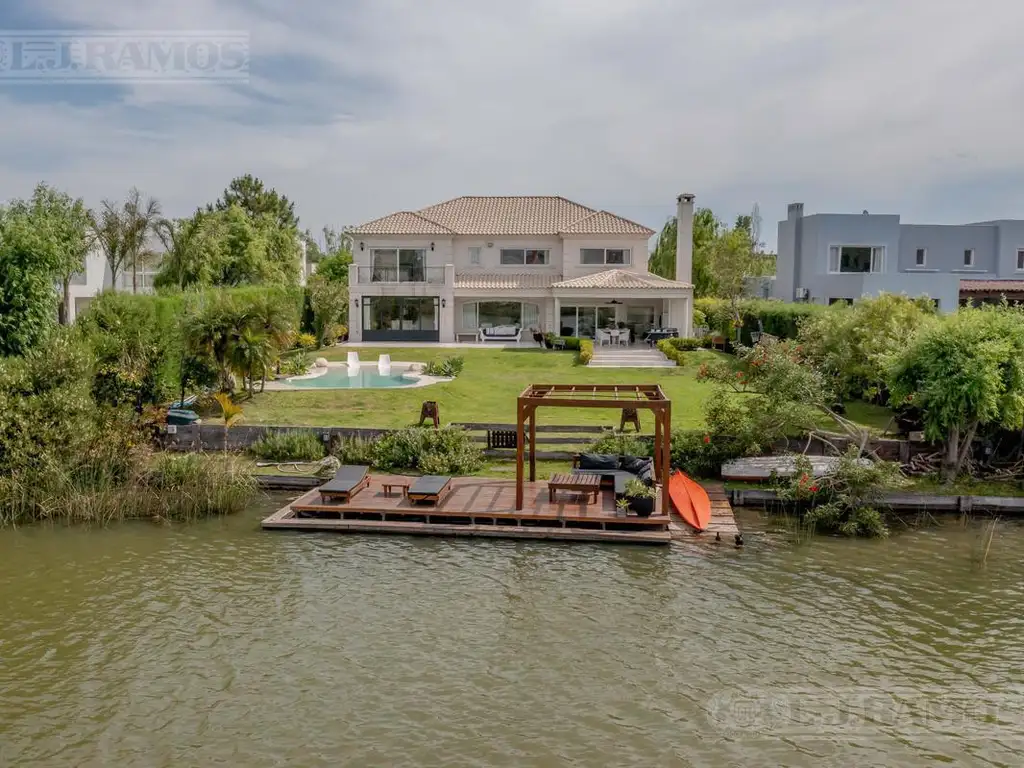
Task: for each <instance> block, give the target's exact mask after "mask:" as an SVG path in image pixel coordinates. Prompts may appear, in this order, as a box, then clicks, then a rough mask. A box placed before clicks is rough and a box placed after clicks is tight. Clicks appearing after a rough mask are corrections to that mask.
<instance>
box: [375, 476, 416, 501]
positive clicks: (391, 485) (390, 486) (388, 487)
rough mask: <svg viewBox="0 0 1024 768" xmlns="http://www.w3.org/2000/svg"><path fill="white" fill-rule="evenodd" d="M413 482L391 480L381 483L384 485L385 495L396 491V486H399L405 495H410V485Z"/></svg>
mask: <svg viewBox="0 0 1024 768" xmlns="http://www.w3.org/2000/svg"><path fill="white" fill-rule="evenodd" d="M411 484H412V483H411V482H410V481H409V480H390V481H387V482H383V483H381V485H382V486H384V496H385V497H387V496H390V495H391V494H392V493H393V492H394V490H395V489H396V488H398V489H399V490H400V491H401V492H402V495H403V496H408V495H409V486H410V485H411Z"/></svg>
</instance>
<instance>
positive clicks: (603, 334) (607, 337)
mask: <svg viewBox="0 0 1024 768" xmlns="http://www.w3.org/2000/svg"><path fill="white" fill-rule="evenodd" d="M594 338H596V339H597V346H599V347H602V346H604V345H605V344H611V343H612V336H611V334H610V333H608V331H602V330H601V329H600V328H598V329H597V330H596V331H595V332H594Z"/></svg>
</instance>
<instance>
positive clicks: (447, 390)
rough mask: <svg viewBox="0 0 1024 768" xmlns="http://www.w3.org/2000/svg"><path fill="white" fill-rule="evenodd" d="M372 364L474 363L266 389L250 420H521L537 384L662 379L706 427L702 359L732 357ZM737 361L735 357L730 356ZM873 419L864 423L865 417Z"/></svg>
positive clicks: (690, 424)
mask: <svg viewBox="0 0 1024 768" xmlns="http://www.w3.org/2000/svg"><path fill="white" fill-rule="evenodd" d="M348 351H349V350H348V348H345V347H333V348H330V349H325V350H321V351H320V352H318V353H316V354H317V356H322V357H325V358H327V359H328V360H337V361H342V360H344V359H345V357H346V354H347V352H348ZM358 352H359V356H360V358H362V360H363V361H364V362H366V361H368V362H372V361H374V360H376V359H377V356H378V355H380V354H382V353H387V354H389V355H391V359H392V360H394V361H402V362H429V361H430V360H433V359H437V358H443V357H448V356H451V355H459V356H461V357H463V358H464V359H465V362H466V365H465V369H464V370H463V373H462V375H460V376H459V377H458V378H457V379H455V380H454V381H452V382H449V383H446V384H435V385H432V386H429V387H423V388H414V389H391V390H388V389H377V390H308V391H289V392H265V393H263V394H258V395H256V396H255V398H254V399H253V400H251V401H248V402H244V403H243V407H244V413H245V422H246V423H248V424H296V425H304V426H345V427H381V428H388V429H395V428H399V427H406V426H409V425H411V424H415V423H416V422H417V421H418V419H419V413H420V404H421V403H422V402H423V401H424V400H436V401H437V403H438V405H439V406H440V411H441V421H442V423H448V422H453V421H461V422H497V423H506V424H509V423H514V422H515V416H516V396H517V395H519V393H520V392H522V391H523V389H525V388H526V387H527V386H528V385H530V384H537V383H544V384H551V383H556V384H578V385H581V386H586V385H588V384H637V383H642V384H651V383H653V384H658V385H660V386H661V388H662V389H663V390H664V391H665V394H666V395H667V396H668V397H669V398H670V399H671V400H672V425H673V427H675V428H682V429H699V428H700V427H701V426H702V424H703V408H704V403H705V401H706V400H707V399H708V398H709V397H710V396H711V392H712V389H713V388H712V386H711V385H710V384H707V383H704V382H700V381H697V371H698V369H699V368H700V366H701V364H702V363H705V362H711V361H713V360H716V359H720V358H723V357H727V356H724V355H722V354H721V353H718V352H704V351H701V352H692V353H688V354H687V356H686V359H685V365H683V366H680V367H677V368H648V369H636V368H589V367H586V366H578V365H576V364H575V354H574V353H572V352H557V351H551V350H542V349H458V350H445V349H427V348H400V349H395V348H389V349H369V348H364V349H359V350H358ZM728 359H731V358H728ZM850 417H851V418H855V419H856V420H857V421H859V422H861V423H865V424H866V425H868V426H872V427H879V428H881V427H884V426H885V424H886V423H887V422H888V419H889V412H888V411H887V410H886V409H884V408H874V407H873V406H868V405H863V406H861V404H858V405H857V407H856V410H855V411H854V412H853V413H851V414H850ZM640 418H641V423H642V424H643V425H644V429H645V431H650V430H652V429H653V420H652V417H651V416H650V414H647V413H644V412H643V411H641V413H640ZM865 419H866V420H868V421H866V422H865V421H863V420H865ZM539 421H540V423H541V424H544V423H547V424H586V425H603V426H615V427H618V425H619V412H618V411H617V410H613V409H607V410H605V409H598V408H576V409H562V408H559V409H541V411H540V419H539Z"/></svg>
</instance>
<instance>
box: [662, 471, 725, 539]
mask: <svg viewBox="0 0 1024 768" xmlns="http://www.w3.org/2000/svg"><path fill="white" fill-rule="evenodd" d="M701 485H702V486H703V487H704V490H705V491H707V492H708V498H709V499H711V523H710V524H709V525H708V529H707V530H706V531H695V530H694V529H693V528H691V527H690V526H689V525H687V524H686V522H684V521H683V519H682V518H681V517H680V516H679V515H677V514H676V513H675V512H673V513H672V528H671V530H672V535H673V537H674V538H678V539H686V540H701V541H713V540H714V539H715V536H716V534H717V535H720V536H721V537H722V539H723V540H727V541H731V540H733V539H734V538H735V537H736V535H737V534H738V533H739V532H740V529H739V526H738V525H736V516H735V514H733V511H732V504H730V503H729V495H728V494H727V493H726V491H725V486H724V485H723V484H722V483H701Z"/></svg>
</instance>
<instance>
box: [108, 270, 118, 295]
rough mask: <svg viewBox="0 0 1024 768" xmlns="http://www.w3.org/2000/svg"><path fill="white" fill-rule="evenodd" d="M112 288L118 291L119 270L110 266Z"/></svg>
mask: <svg viewBox="0 0 1024 768" xmlns="http://www.w3.org/2000/svg"><path fill="white" fill-rule="evenodd" d="M110 290H112V291H117V270H116V269H114V266H113V265H111V266H110Z"/></svg>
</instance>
